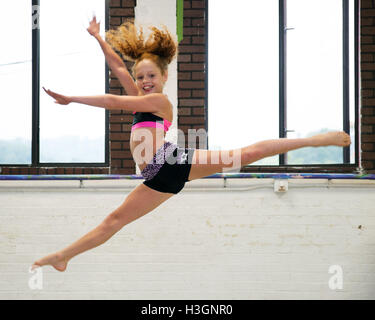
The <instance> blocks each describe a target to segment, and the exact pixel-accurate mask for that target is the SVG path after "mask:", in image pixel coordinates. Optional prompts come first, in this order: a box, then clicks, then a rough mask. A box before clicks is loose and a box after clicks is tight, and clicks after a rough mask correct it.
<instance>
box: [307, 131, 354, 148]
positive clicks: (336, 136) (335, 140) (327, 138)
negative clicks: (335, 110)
mask: <svg viewBox="0 0 375 320" xmlns="http://www.w3.org/2000/svg"><path fill="white" fill-rule="evenodd" d="M311 140H312V146H314V147H323V146H338V147H347V146H349V145H350V143H351V141H350V136H349V135H348V134H347V133H345V132H343V131H334V132H327V133H323V134H318V135H316V136H312V137H311Z"/></svg>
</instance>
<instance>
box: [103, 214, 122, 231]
mask: <svg viewBox="0 0 375 320" xmlns="http://www.w3.org/2000/svg"><path fill="white" fill-rule="evenodd" d="M122 227H123V223H122V221H121V219H120V217H119V215H118V213H117V212H116V211H114V212H112V213H111V214H109V215H108V216H107V217H106V218H105V219H104V221H103V223H102V228H103V230H104V231H105V232H113V231H118V230H120V229H121V228H122Z"/></svg>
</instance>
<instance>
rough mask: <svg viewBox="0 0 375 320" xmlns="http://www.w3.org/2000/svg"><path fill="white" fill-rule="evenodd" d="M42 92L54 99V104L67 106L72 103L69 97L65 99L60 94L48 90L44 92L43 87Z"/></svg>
mask: <svg viewBox="0 0 375 320" xmlns="http://www.w3.org/2000/svg"><path fill="white" fill-rule="evenodd" d="M43 90H44V91H45V92H46V93H47V94H48V95H49V96H51V97H52V98H54V99H55V100H56V101H55V103H58V104H62V105H67V104H69V103H71V102H72V101H71V99H70V98H69V97H67V96H63V95H62V94H58V93H56V92H53V91H51V90H49V89H47V90H46V89H45V88H44V87H43Z"/></svg>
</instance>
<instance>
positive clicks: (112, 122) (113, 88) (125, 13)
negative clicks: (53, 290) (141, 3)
mask: <svg viewBox="0 0 375 320" xmlns="http://www.w3.org/2000/svg"><path fill="white" fill-rule="evenodd" d="M109 6H110V9H109V25H110V28H111V29H114V28H116V27H118V26H119V25H121V24H122V23H123V22H125V21H127V20H129V19H134V8H135V6H136V0H111V1H110V4H109ZM126 64H127V67H128V69H129V70H130V68H131V65H132V64H131V63H128V62H127V63H126ZM109 93H112V94H121V95H125V94H126V92H125V90H124V88H122V86H121V84H120V82H119V81H118V79H117V78H116V77H115V76H114V75H111V76H110V82H109ZM132 120H133V116H132V114H131V112H129V111H113V110H111V111H110V116H109V140H110V167H111V168H110V171H111V174H134V173H135V165H134V161H133V158H132V155H131V152H130V145H129V140H130V129H131V122H132Z"/></svg>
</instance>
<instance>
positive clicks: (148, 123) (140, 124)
mask: <svg viewBox="0 0 375 320" xmlns="http://www.w3.org/2000/svg"><path fill="white" fill-rule="evenodd" d="M171 125H172V123H171V122H170V121H168V120H165V119H164V124H161V123H160V122H155V121H143V122H138V123H136V124H135V125H134V126H132V131H133V130H135V129H138V128H160V129H164V131H168V129H169V127H170V126H171Z"/></svg>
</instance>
